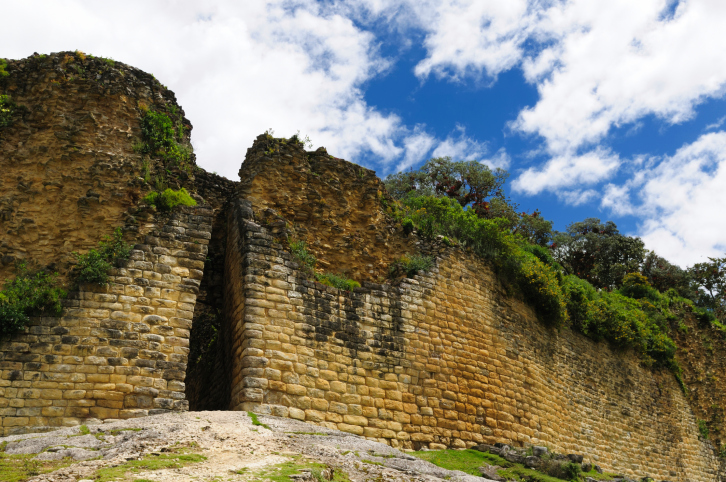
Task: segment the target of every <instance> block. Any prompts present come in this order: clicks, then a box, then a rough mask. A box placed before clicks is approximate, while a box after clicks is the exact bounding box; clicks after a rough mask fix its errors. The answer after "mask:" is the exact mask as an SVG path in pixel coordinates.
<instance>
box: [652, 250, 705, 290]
mask: <svg viewBox="0 0 726 482" xmlns="http://www.w3.org/2000/svg"><path fill="white" fill-rule="evenodd" d="M640 272H641V273H642V274H643V275H644V276H645V277H646V278H648V282H649V283H650V284H651V286H653V287H654V288H655V289H657V290H658V291H660V292H661V293H665V292H666V291H668V290H670V289H673V290H676V292H677V293H678V295H679V296H682V297H684V298H690V299H695V298H696V293H695V291H696V288H695V287H694V285H693V279H692V277H691V274H690V273H689V271H687V270H684V269H681V268H680V267H678V266H676V265H674V264H671V263H669V262H668V261H667V260H665V259H664V258H661V257H660V256H658V255H657V254H655V253H654V252H652V251H651V252H649V253H648V254H647V255H646V256H645V260H643V265H642V266H641V268H640Z"/></svg>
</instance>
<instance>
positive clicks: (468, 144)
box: [432, 125, 489, 161]
mask: <svg viewBox="0 0 726 482" xmlns="http://www.w3.org/2000/svg"><path fill="white" fill-rule="evenodd" d="M488 151H489V149H488V148H487V145H486V144H485V143H480V142H478V141H476V140H475V139H472V138H471V137H469V136H467V135H466V129H465V128H464V126H461V125H457V126H456V129H455V130H454V132H452V133H450V134H449V135H448V136H446V139H444V140H443V141H441V142H440V143H439V145H438V146H436V149H434V152H433V153H432V157H447V156H448V157H451V158H452V159H453V160H456V161H472V160H480V159H481V158H482V157H483V156H485V155H486V154H487V152H488Z"/></svg>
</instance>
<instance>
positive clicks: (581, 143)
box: [357, 0, 726, 194]
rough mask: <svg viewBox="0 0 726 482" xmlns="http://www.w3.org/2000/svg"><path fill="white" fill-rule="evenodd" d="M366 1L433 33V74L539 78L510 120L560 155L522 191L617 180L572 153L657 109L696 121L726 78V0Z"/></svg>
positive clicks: (429, 69)
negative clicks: (534, 94) (527, 103)
mask: <svg viewBox="0 0 726 482" xmlns="http://www.w3.org/2000/svg"><path fill="white" fill-rule="evenodd" d="M361 1H362V3H361V2H357V3H358V4H361V5H365V7H358V8H360V9H367V10H366V11H367V12H368V14H369V15H371V16H374V17H375V16H376V15H378V16H380V17H381V18H385V19H386V20H388V21H391V22H398V23H399V24H400V25H405V26H407V27H408V28H410V27H411V26H415V27H416V28H417V29H419V31H420V32H422V33H423V42H422V43H423V46H424V47H425V49H426V52H427V55H426V58H425V59H423V60H422V61H421V62H420V63H419V64H418V65H417V66H416V68H415V73H416V74H417V75H418V76H420V77H421V78H423V79H425V78H427V77H428V76H430V75H432V74H433V75H435V76H437V77H440V78H448V79H451V80H453V81H463V80H466V79H471V78H474V79H478V78H482V77H489V78H490V79H492V78H494V79H495V78H496V76H497V74H499V73H501V72H503V71H506V70H508V69H512V68H521V69H522V71H523V73H524V75H525V78H526V79H527V80H528V81H529V82H531V83H533V84H534V85H536V87H537V90H538V93H539V99H538V101H537V102H536V104H535V105H533V106H531V107H529V108H525V109H523V110H522V111H521V112H520V113H519V114H518V116H517V118H516V119H515V120H514V121H513V122H512V123H511V124H510V127H511V128H513V130H514V131H515V132H519V133H522V134H528V135H530V134H531V135H534V136H537V137H536V138H539V139H541V140H542V141H543V143H544V148H545V152H546V153H547V155H548V156H549V157H551V160H550V161H549V162H548V164H547V165H546V166H545V167H543V168H539V169H537V168H535V169H530V170H527V171H525V172H524V174H523V175H524V176H525V178H524V179H525V180H527V181H529V180H532V179H533V177H532V176H533V175H534V174H535V173H539V175H538V176H537V179H536V181H537V182H535V183H534V184H533V185H531V186H536V188H533V187H530V188H527V189H521V191H522V192H527V193H529V194H536V193H538V192H541V191H542V190H547V189H550V190H551V189H553V188H555V187H558V186H563V185H569V184H571V182H572V180H583V181H585V182H590V183H596V182H601V181H603V180H605V179H607V178H608V176H610V175H611V174H612V169H610V168H606V169H603V164H602V163H599V162H594V163H589V164H587V163H586V164H583V163H581V162H564V161H563V160H564V159H570V160H573V159H576V158H578V157H581V156H578V155H577V153H580V152H583V151H593V150H596V149H597V146H598V144H599V143H601V142H603V141H604V140H607V136H608V134H609V133H610V132H611V131H612V129H613V128H614V127H620V126H626V125H628V124H633V125H632V126H631V128H630V131H629V134H630V135H637V133H638V130H639V128H640V125H641V124H640V123H639V121H640V120H641V119H643V118H645V117H646V116H649V115H654V116H656V117H657V118H659V119H661V121H662V122H664V123H665V124H667V125H668V124H674V123H680V122H685V121H688V120H690V119H691V118H692V117H693V116H694V115H695V111H694V108H695V106H697V105H698V104H700V103H702V102H704V101H706V100H707V99H709V98H715V97H721V96H722V95H723V94H724V86H726V63H725V62H723V61H722V59H721V57H722V52H723V51H724V50H726V36H724V35H723V33H722V30H723V25H724V23H725V22H726V3H725V2H723V1H722V0H691V1H686V0H684V1H680V2H678V3H677V5H676V7H675V10H674V11H673V12H672V14H671V13H670V11H671V10H672V9H673V6H674V2H673V1H671V0H640V1H638V2H633V1H632V0H610V1H596V2H593V1H592V0H568V1H564V0H548V1H537V0H510V1H499V0H478V1H477V0H442V1H436V2H434V1H421V0H391V1H389V2H382V1H380V0H365V1H363V0H361ZM394 13H396V14H397V15H394ZM666 13H668V14H666ZM719 126H720V125H712V126H709V128H710V129H717V128H718V127H719ZM585 157H587V155H585ZM608 165H610V164H608ZM553 166H557V167H559V169H558V170H553V169H551V167H553ZM543 181H546V182H543ZM519 184H520V186H523V185H524V184H525V183H524V181H522V182H520V183H519Z"/></svg>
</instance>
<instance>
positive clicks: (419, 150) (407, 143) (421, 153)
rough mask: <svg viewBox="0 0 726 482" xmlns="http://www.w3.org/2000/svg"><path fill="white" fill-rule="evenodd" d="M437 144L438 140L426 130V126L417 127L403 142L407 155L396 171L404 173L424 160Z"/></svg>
mask: <svg viewBox="0 0 726 482" xmlns="http://www.w3.org/2000/svg"><path fill="white" fill-rule="evenodd" d="M435 143H436V139H435V138H434V136H432V135H430V134H429V133H427V132H426V131H425V130H424V126H421V125H418V126H416V127H415V128H414V130H413V132H412V133H410V134H409V135H407V136H406V137H405V138H404V140H403V146H404V149H405V151H406V154H405V155H404V157H403V160H402V161H401V162H400V163H398V165H397V166H396V171H404V170H406V169H408V168H409V167H411V166H413V165H414V164H418V163H419V162H421V161H422V160H424V158H425V157H426V155H427V154H428V153H429V152H430V151H431V148H432V147H433V146H434V144H435Z"/></svg>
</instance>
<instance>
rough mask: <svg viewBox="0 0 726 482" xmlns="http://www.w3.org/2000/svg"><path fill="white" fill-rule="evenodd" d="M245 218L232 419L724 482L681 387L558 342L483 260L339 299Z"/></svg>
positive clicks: (237, 218)
mask: <svg viewBox="0 0 726 482" xmlns="http://www.w3.org/2000/svg"><path fill="white" fill-rule="evenodd" d="M235 213H236V214H235V215H234V219H232V220H231V222H230V225H234V226H235V232H237V233H239V234H238V235H237V237H238V239H237V240H236V241H235V242H234V243H231V244H230V245H229V246H228V258H229V260H228V262H227V270H228V274H230V275H231V276H232V278H231V279H234V280H237V281H235V282H234V283H233V284H230V285H229V286H228V296H229V297H230V298H228V299H235V300H237V301H236V305H235V306H234V307H230V311H229V320H230V323H231V330H230V333H231V337H230V341H231V343H232V348H231V353H232V357H233V358H232V360H233V363H234V369H233V375H232V397H231V403H230V408H232V409H236V410H255V411H258V412H262V413H271V414H273V415H279V416H285V417H291V418H296V419H300V420H305V421H308V422H312V423H316V424H320V425H325V426H328V427H331V428H337V429H340V430H343V431H347V432H351V433H355V434H359V435H363V436H366V437H369V438H372V439H376V440H380V441H384V442H386V443H389V444H391V445H394V446H402V447H406V448H421V447H429V448H443V447H461V448H463V447H469V446H472V445H475V444H478V443H495V442H507V443H514V444H516V445H523V446H527V445H547V446H549V447H550V448H551V449H553V450H555V451H557V452H562V453H573V452H576V453H583V454H585V455H586V460H590V461H592V462H594V463H597V464H599V465H600V466H602V467H603V468H605V469H610V470H614V471H618V472H625V473H626V474H629V475H637V476H639V477H642V476H645V475H649V476H651V477H655V478H657V479H659V480H662V479H672V478H675V479H677V480H688V481H693V482H696V481H704V482H705V481H713V480H716V472H717V470H718V459H716V457H715V455H714V452H713V449H712V447H711V445H710V444H709V443H708V442H707V441H705V440H701V439H699V435H698V427H697V423H696V418H695V417H694V416H693V413H692V412H691V409H690V408H689V405H688V403H687V400H686V399H685V397H684V396H683V394H682V393H681V391H680V389H679V386H678V384H677V383H676V381H675V379H674V377H673V375H672V374H671V373H670V372H667V371H662V372H658V371H656V372H652V371H649V370H647V369H644V368H642V367H641V366H640V363H639V360H638V359H637V358H636V357H635V356H633V355H632V354H629V353H622V352H616V351H612V350H611V349H610V348H609V347H608V346H607V345H606V344H604V343H594V342H593V341H591V340H589V339H586V338H585V337H583V336H581V335H579V334H576V333H573V332H571V331H569V330H566V329H564V330H561V331H559V332H558V331H556V330H553V329H548V328H546V327H545V326H544V325H543V324H542V323H540V322H538V321H537V319H536V318H535V316H534V313H533V312H532V310H530V309H529V308H528V307H527V306H525V305H523V304H522V303H520V302H518V301H516V300H512V299H508V298H507V297H505V296H504V295H503V293H502V291H501V289H500V287H499V286H498V284H497V282H496V281H495V278H494V277H493V275H492V273H491V272H490V271H489V269H488V268H487V267H486V266H485V265H483V264H482V263H481V262H480V261H479V260H478V259H476V258H475V257H473V256H472V255H469V254H466V253H465V252H463V251H460V250H456V249H451V250H450V251H449V253H448V254H446V255H445V256H443V257H440V258H438V260H437V267H436V268H435V269H433V270H432V271H431V272H430V273H426V274H420V275H419V276H417V277H416V279H407V280H404V281H403V282H402V283H401V284H400V285H399V286H389V285H378V284H372V283H365V284H364V285H363V287H362V288H359V289H356V290H355V292H353V293H347V292H340V291H338V290H336V289H333V288H330V287H327V286H323V285H321V284H319V283H315V282H313V281H310V280H309V279H307V277H306V276H305V275H304V274H303V273H301V272H300V271H299V270H298V269H297V265H296V264H295V263H294V262H293V261H292V260H291V257H290V255H289V254H288V253H287V252H286V251H285V250H284V249H283V247H282V245H281V244H279V243H277V242H276V240H275V238H274V237H273V236H272V235H271V234H270V232H269V231H268V230H267V229H266V228H265V227H264V226H261V225H259V224H257V223H255V222H254V216H253V213H252V209H251V205H250V204H246V203H244V202H239V203H238V208H237V209H236V210H235ZM232 244H236V246H237V248H238V253H239V254H238V255H232V254H231V249H232V247H233V246H232Z"/></svg>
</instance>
